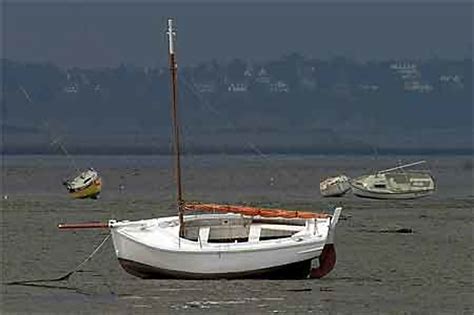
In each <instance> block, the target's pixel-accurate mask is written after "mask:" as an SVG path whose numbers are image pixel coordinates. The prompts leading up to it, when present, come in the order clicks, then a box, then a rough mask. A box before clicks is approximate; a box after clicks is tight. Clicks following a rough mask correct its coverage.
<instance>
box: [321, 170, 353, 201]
mask: <svg viewBox="0 0 474 315" xmlns="http://www.w3.org/2000/svg"><path fill="white" fill-rule="evenodd" d="M349 181H350V178H349V177H347V176H346V175H339V176H335V177H328V178H326V179H325V180H323V181H322V182H321V183H319V191H320V192H321V195H322V196H323V197H341V196H343V195H344V194H345V193H346V192H348V191H349V190H350V189H351V185H350V183H349Z"/></svg>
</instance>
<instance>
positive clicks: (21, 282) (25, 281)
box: [5, 234, 110, 285]
mask: <svg viewBox="0 0 474 315" xmlns="http://www.w3.org/2000/svg"><path fill="white" fill-rule="evenodd" d="M109 237H110V234H107V236H106V237H105V238H104V239H103V240H102V242H101V243H100V244H99V246H97V247H96V248H95V249H94V250H93V251H92V253H90V254H89V256H87V258H86V259H84V260H83V261H82V262H81V263H80V264H79V265H77V266H76V267H75V268H74V269H72V270H71V271H69V272H68V273H66V274H65V275H63V276H61V277H58V278H52V279H35V280H21V281H11V282H7V283H5V284H6V285H22V284H24V285H29V284H32V283H35V282H55V281H63V280H67V279H69V277H70V276H72V275H73V274H74V273H75V272H77V271H79V269H80V268H81V267H82V266H83V265H84V264H86V263H87V262H88V261H89V260H91V259H92V257H93V256H94V255H95V254H96V253H97V252H98V251H99V250H100V249H101V247H102V246H103V245H104V244H105V242H106V241H107V240H108V239H109Z"/></svg>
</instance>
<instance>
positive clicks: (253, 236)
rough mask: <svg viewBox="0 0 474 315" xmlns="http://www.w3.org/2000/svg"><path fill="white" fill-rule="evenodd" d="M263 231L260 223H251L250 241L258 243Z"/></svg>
mask: <svg viewBox="0 0 474 315" xmlns="http://www.w3.org/2000/svg"><path fill="white" fill-rule="evenodd" d="M261 231H262V227H261V225H260V224H252V225H250V231H249V243H257V242H258V241H259V240H260V232H261Z"/></svg>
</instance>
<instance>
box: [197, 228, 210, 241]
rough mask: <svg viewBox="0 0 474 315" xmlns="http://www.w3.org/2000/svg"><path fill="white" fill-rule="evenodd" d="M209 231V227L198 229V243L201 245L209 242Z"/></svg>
mask: <svg viewBox="0 0 474 315" xmlns="http://www.w3.org/2000/svg"><path fill="white" fill-rule="evenodd" d="M210 231H211V227H209V226H203V227H200V228H199V241H200V242H201V243H203V244H204V243H207V241H208V240H209V232H210Z"/></svg>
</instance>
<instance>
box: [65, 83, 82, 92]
mask: <svg viewBox="0 0 474 315" xmlns="http://www.w3.org/2000/svg"><path fill="white" fill-rule="evenodd" d="M63 92H64V93H68V94H69V93H74V94H75V93H78V92H79V85H78V84H77V83H70V84H68V85H66V86H65V87H64V88H63Z"/></svg>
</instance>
